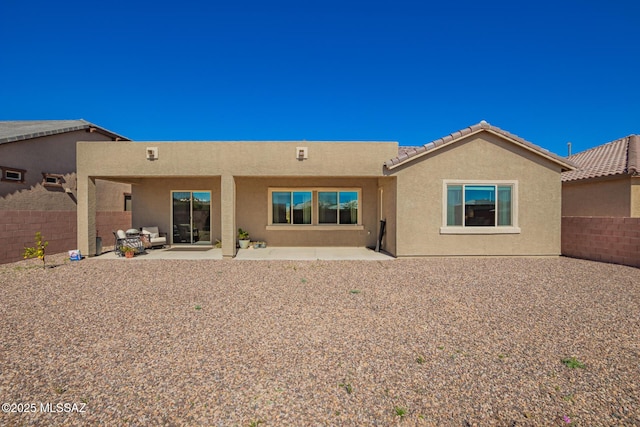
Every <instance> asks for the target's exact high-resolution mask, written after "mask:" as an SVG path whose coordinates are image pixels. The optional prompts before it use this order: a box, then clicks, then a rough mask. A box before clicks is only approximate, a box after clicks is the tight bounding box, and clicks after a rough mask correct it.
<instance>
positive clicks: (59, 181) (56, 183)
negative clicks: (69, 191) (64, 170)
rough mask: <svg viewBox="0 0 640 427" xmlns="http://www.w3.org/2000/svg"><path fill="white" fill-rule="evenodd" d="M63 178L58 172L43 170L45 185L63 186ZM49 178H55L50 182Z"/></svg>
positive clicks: (43, 183) (43, 182)
mask: <svg viewBox="0 0 640 427" xmlns="http://www.w3.org/2000/svg"><path fill="white" fill-rule="evenodd" d="M63 178H64V177H63V176H62V175H60V174H57V173H47V172H42V185H44V186H45V187H62V179H63ZM49 179H53V180H54V181H52V182H49V181H48V180H49Z"/></svg>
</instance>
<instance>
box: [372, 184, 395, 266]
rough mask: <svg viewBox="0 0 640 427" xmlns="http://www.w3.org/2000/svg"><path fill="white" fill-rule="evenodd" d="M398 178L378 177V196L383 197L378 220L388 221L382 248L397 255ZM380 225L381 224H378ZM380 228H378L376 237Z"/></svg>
mask: <svg viewBox="0 0 640 427" xmlns="http://www.w3.org/2000/svg"><path fill="white" fill-rule="evenodd" d="M396 185H397V180H396V177H387V178H380V179H378V187H379V189H378V197H379V198H380V199H381V200H379V202H380V203H381V207H380V208H381V214H380V215H379V218H378V220H380V219H384V220H385V221H386V225H385V234H384V237H383V239H382V249H384V250H385V251H386V252H388V253H390V254H392V255H396V252H397V247H396V228H397V215H396V205H397V200H396V197H397V192H396ZM378 227H379V225H378ZM379 232H380V229H379V228H377V229H376V239H377V238H378V233H379Z"/></svg>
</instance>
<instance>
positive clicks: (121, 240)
mask: <svg viewBox="0 0 640 427" xmlns="http://www.w3.org/2000/svg"><path fill="white" fill-rule="evenodd" d="M113 236H114V237H115V239H116V243H115V248H114V251H115V253H116V255H118V256H124V252H123V250H122V248H123V247H125V246H127V247H129V248H133V249H135V251H136V253H138V254H141V253H143V252H144V245H143V244H142V240H140V236H127V233H125V231H124V230H118V231H114V232H113Z"/></svg>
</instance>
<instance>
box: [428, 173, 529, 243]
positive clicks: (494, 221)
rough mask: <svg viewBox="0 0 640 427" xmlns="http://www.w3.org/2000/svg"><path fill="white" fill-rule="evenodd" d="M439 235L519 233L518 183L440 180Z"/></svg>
mask: <svg viewBox="0 0 640 427" xmlns="http://www.w3.org/2000/svg"><path fill="white" fill-rule="evenodd" d="M440 232H441V233H442V234H503V233H520V228H519V226H518V182H517V181H484V180H482V181H481V180H469V181H462V180H444V181H443V215H442V227H441V228H440Z"/></svg>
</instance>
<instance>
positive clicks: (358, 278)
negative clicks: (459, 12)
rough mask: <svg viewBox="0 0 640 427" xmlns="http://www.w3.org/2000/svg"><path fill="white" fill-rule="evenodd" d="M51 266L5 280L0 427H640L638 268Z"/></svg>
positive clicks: (10, 268)
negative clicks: (577, 365) (181, 426)
mask: <svg viewBox="0 0 640 427" xmlns="http://www.w3.org/2000/svg"><path fill="white" fill-rule="evenodd" d="M50 262H51V263H54V264H59V265H58V266H56V267H55V268H50V269H46V270H43V269H42V268H36V266H37V265H38V264H37V262H36V261H23V262H19V263H14V264H5V265H0V319H1V320H2V322H1V325H0V337H1V342H0V401H1V402H2V403H9V404H11V403H13V404H15V405H10V406H9V407H6V405H5V406H3V412H2V413H0V425H105V426H107V425H108V426H114V425H190V426H193V425H207V426H218V425H220V426H236V425H237V426H258V425H259V426H278V425H297V426H303V425H304V426H307V425H339V426H342V425H366V426H369V425H380V426H385V425H390V424H391V425H426V426H469V425H470V426H494V425H495V426H554V425H557V426H561V425H575V426H616V425H620V426H637V425H640V403H639V402H640V269H635V268H631V267H624V266H618V265H610V264H602V263H596V262H590V261H582V260H575V259H569V258H464V259H463V258H446V259H445V258H442V259H440V258H438V259H436V258H427V259H398V260H394V261H386V262H366V261H304V262H303V261H300V262H293V261H237V260H222V261H186V260H185V261H183V260H179V261H154V260H147V261H138V262H127V261H123V260H113V261H107V260H83V261H80V262H73V263H71V262H63V259H62V258H61V256H57V257H52V259H51V260H50ZM571 357H575V360H574V361H573V362H575V364H582V365H583V367H575V368H571V367H569V366H566V365H565V364H564V363H563V362H562V360H563V359H566V358H571ZM567 363H569V362H567ZM569 364H570V363H569ZM49 404H50V405H49ZM57 404H60V405H59V406H57ZM64 404H68V405H67V406H64ZM74 405H75V406H74ZM6 408H8V409H9V410H15V411H25V410H26V411H30V412H29V413H15V412H13V413H12V412H9V413H5V412H4V410H5V409H6ZM67 409H68V412H65V411H66V410H67ZM58 410H59V411H61V412H57V413H56V412H55V411H58ZM570 422H571V423H572V424H570Z"/></svg>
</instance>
